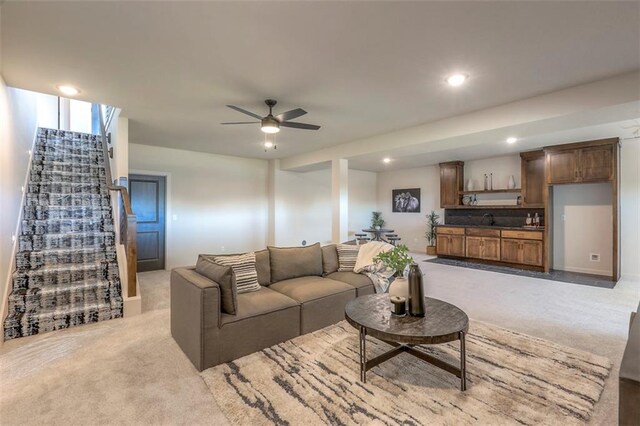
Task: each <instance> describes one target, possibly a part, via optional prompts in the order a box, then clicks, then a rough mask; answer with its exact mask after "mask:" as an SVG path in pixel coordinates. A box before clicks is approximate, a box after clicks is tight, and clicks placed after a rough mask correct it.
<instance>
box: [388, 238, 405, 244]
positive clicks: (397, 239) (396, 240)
mask: <svg viewBox="0 0 640 426" xmlns="http://www.w3.org/2000/svg"><path fill="white" fill-rule="evenodd" d="M401 239H402V238H400V237H397V236H396V237H387V241H389V244H391V245H394V246H395V245H396V243H397V242H398V241H400V240H401Z"/></svg>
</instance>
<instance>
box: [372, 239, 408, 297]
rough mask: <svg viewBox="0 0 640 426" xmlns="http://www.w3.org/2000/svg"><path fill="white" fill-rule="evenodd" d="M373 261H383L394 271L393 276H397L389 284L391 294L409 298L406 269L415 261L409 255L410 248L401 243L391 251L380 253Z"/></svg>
mask: <svg viewBox="0 0 640 426" xmlns="http://www.w3.org/2000/svg"><path fill="white" fill-rule="evenodd" d="M373 261H374V262H382V264H383V265H384V266H386V267H387V268H389V269H391V270H392V271H393V276H394V277H396V278H395V279H394V280H393V282H392V283H391V285H390V286H389V296H400V297H404V298H406V299H407V300H408V299H409V284H408V282H407V279H406V278H405V277H404V270H405V269H406V268H407V266H409V265H410V264H412V263H413V257H411V256H409V248H408V247H407V246H406V245H404V244H399V245H397V246H395V247H394V248H392V249H391V250H389V251H386V252H382V253H379V254H378V255H377V256H376V257H374V258H373Z"/></svg>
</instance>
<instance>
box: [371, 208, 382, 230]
mask: <svg viewBox="0 0 640 426" xmlns="http://www.w3.org/2000/svg"><path fill="white" fill-rule="evenodd" d="M383 226H384V219H383V218H382V212H371V227H372V228H373V229H380V228H382V227H383Z"/></svg>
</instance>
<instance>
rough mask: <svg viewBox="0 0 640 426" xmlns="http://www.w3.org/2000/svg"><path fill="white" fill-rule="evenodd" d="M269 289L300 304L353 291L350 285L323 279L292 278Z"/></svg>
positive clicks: (272, 285)
mask: <svg viewBox="0 0 640 426" xmlns="http://www.w3.org/2000/svg"><path fill="white" fill-rule="evenodd" d="M269 288H270V289H272V290H275V291H277V292H279V293H282V294H284V295H285V296H288V297H290V298H292V299H294V300H296V301H298V302H300V303H306V302H310V301H313V300H316V299H322V298H323V297H327V296H331V295H334V294H337V293H342V292H346V291H351V290H353V287H352V286H350V285H349V284H346V283H344V282H341V281H334V280H331V279H329V278H322V277H300V278H292V279H289V280H284V281H279V282H277V283H274V284H271V286H270V287H269Z"/></svg>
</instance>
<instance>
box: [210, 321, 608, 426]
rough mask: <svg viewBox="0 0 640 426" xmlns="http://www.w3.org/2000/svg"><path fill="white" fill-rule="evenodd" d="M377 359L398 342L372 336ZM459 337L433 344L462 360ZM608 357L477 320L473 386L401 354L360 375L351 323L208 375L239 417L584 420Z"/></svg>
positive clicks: (235, 419) (287, 420)
mask: <svg viewBox="0 0 640 426" xmlns="http://www.w3.org/2000/svg"><path fill="white" fill-rule="evenodd" d="M367 343H368V344H367V351H368V357H369V358H371V357H373V356H375V355H377V354H380V353H382V352H385V351H387V350H389V349H390V348H391V347H390V346H389V345H387V344H385V343H382V342H380V341H378V340H376V339H372V338H368V340H367ZM458 348H459V343H458V342H454V343H451V344H447V345H436V346H429V347H423V349H425V350H427V351H428V352H429V353H431V354H432V355H435V356H438V357H440V358H442V359H445V360H447V361H449V362H451V363H454V364H457V363H458V359H459V350H458ZM610 368H611V362H610V361H609V360H608V359H607V358H604V357H601V356H597V355H593V354H590V353H587V352H583V351H579V350H576V349H571V348H568V347H564V346H561V345H557V344H555V343H552V342H549V341H546V340H542V339H538V338H535V337H531V336H527V335H524V334H519V333H515V332H512V331H509V330H505V329H502V328H499V327H496V326H492V325H488V324H484V323H480V322H472V323H471V326H470V330H469V334H468V337H467V370H468V373H467V380H468V382H467V383H468V389H467V391H466V392H464V393H463V392H460V391H459V381H458V379H457V378H456V377H455V376H453V375H451V374H449V373H446V372H444V371H442V370H440V369H438V368H436V367H434V366H432V365H430V364H427V363H425V362H423V361H421V360H419V359H417V358H415V357H413V356H411V355H408V354H401V355H399V356H398V357H395V358H393V359H391V360H390V361H387V362H385V363H383V364H381V365H379V366H377V367H375V368H374V369H372V370H370V371H369V372H368V374H367V383H366V384H363V383H361V382H360V381H359V373H358V337H357V334H356V331H355V329H354V328H353V327H351V326H350V325H348V324H347V323H346V322H344V321H343V322H341V323H340V324H337V325H335V326H331V327H328V328H325V329H323V330H319V331H317V332H315V333H312V334H308V335H304V336H300V337H298V338H296V339H293V340H291V341H288V342H285V343H282V344H280V345H277V346H274V347H272V348H268V349H265V350H263V351H261V352H257V353H254V354H251V355H248V356H246V357H244V358H241V359H239V360H236V361H234V362H232V363H228V364H224V365H220V366H217V367H214V368H211V369H209V370H206V371H204V372H202V373H201V374H202V377H203V378H204V380H205V382H206V384H207V386H208V387H209V389H210V391H211V393H212V395H213V396H214V398H215V399H216V401H217V402H218V404H219V406H220V407H221V409H222V410H223V412H224V413H225V415H226V416H227V418H228V419H229V421H230V422H231V423H232V424H237V425H261V424H310V425H311V424H334V425H335V424H344V425H350V424H424V423H428V424H442V425H453V424H455V425H459V424H473V423H476V424H492V425H499V424H517V423H519V424H524V425H540V424H564V425H568V424H583V423H585V422H586V421H587V420H588V419H589V417H590V415H591V413H592V411H593V407H594V404H595V403H596V402H597V401H598V399H599V398H600V394H601V393H602V390H603V387H604V382H605V379H606V378H607V376H608V374H609V370H610Z"/></svg>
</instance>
